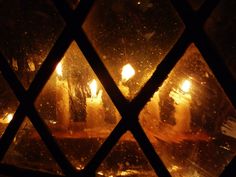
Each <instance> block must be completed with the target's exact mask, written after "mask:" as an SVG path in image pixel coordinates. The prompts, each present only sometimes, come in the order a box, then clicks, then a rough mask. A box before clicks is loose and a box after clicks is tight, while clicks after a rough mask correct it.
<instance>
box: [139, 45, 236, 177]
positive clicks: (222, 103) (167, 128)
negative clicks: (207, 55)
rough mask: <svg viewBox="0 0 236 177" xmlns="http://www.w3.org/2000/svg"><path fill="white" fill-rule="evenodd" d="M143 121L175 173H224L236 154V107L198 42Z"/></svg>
mask: <svg viewBox="0 0 236 177" xmlns="http://www.w3.org/2000/svg"><path fill="white" fill-rule="evenodd" d="M140 123H141V125H142V127H143V128H144V129H145V132H146V134H147V135H148V137H149V139H150V140H151V142H152V143H153V145H154V147H155V148H156V151H157V153H158V154H159V155H160V157H161V158H162V160H163V161H164V163H165V165H166V166H167V168H168V170H169V171H170V173H171V174H172V175H173V176H200V177H202V176H204V177H205V176H219V174H220V173H221V172H222V171H223V169H224V167H225V166H226V165H227V164H228V163H229V162H230V160H231V159H232V158H233V157H234V156H235V155H236V131H235V130H236V111H235V109H234V107H233V106H232V104H231V103H230V101H229V100H228V98H227V97H226V95H225V94H224V92H223V90H222V88H221V87H220V85H219V84H218V82H217V80H216V78H215V77H214V75H213V74H212V72H211V71H210V69H209V68H208V66H207V64H206V63H205V61H204V60H203V58H202V56H201V54H200V53H199V51H198V50H197V48H196V47H195V46H194V45H193V44H192V45H190V46H189V48H188V49H187V51H186V52H185V54H184V55H183V57H182V58H181V59H180V61H179V62H178V63H177V65H176V66H175V67H174V69H173V70H172V71H171V73H170V74H169V76H168V79H166V81H165V82H164V83H163V85H162V86H161V87H160V88H159V90H158V91H157V92H155V94H154V95H153V97H152V98H151V100H150V101H149V102H148V103H147V104H146V106H145V107H144V109H143V110H142V112H141V114H140Z"/></svg>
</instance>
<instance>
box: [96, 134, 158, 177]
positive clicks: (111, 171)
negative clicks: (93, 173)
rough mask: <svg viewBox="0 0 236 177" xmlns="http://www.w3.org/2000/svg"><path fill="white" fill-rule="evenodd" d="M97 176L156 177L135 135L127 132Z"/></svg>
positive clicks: (104, 162)
mask: <svg viewBox="0 0 236 177" xmlns="http://www.w3.org/2000/svg"><path fill="white" fill-rule="evenodd" d="M97 176H124V177H131V176H136V177H143V176H148V177H154V176H156V173H155V171H154V170H153V168H152V167H151V165H150V164H149V162H148V160H147V159H146V157H145V155H144V154H143V152H142V150H141V149H140V147H139V145H138V143H137V142H136V140H135V139H134V137H133V135H132V134H131V133H130V132H127V133H125V134H124V135H123V136H122V137H121V139H120V140H119V141H118V143H117V144H116V145H115V147H114V148H113V150H112V151H111V152H110V154H109V155H108V156H107V157H106V159H105V160H104V161H103V163H102V164H101V166H100V167H99V169H98V170H97Z"/></svg>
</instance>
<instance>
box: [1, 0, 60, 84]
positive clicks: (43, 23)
mask: <svg viewBox="0 0 236 177" xmlns="http://www.w3.org/2000/svg"><path fill="white" fill-rule="evenodd" d="M0 24H1V25H0V38H1V40H0V51H1V53H3V54H4V55H5V57H6V58H7V60H8V62H9V64H10V65H11V67H12V69H13V70H14V72H15V73H16V74H17V76H18V78H19V80H20V81H21V82H22V84H23V86H24V87H25V88H28V87H29V85H30V83H31V81H32V80H33V78H34V75H35V73H36V72H37V71H38V69H39V68H40V66H41V64H42V62H43V60H44V59H45V58H46V56H47V54H48V52H49V51H50V49H51V48H52V46H53V44H54V42H55V40H56V39H57V37H58V36H59V34H60V32H61V31H62V29H63V28H64V22H63V21H62V18H61V17H60V15H59V14H58V12H57V11H56V9H55V7H54V6H53V4H52V1H48V0H47V1H41V0H34V1H28V0H9V1H0Z"/></svg>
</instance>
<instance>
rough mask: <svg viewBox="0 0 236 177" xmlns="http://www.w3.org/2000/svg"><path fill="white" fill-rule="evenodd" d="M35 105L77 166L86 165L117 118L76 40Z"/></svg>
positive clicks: (113, 107)
mask: <svg viewBox="0 0 236 177" xmlns="http://www.w3.org/2000/svg"><path fill="white" fill-rule="evenodd" d="M36 107H37V109H38V111H39V113H40V115H41V116H42V117H43V118H44V120H45V121H46V123H47V124H48V126H49V128H50V129H51V130H52V133H53V135H54V136H55V138H56V139H57V141H58V143H59V144H60V146H61V148H62V149H63V151H64V152H65V154H66V155H67V157H68V158H69V159H70V160H71V162H72V163H73V164H74V165H75V166H76V168H78V169H80V168H83V167H84V166H85V164H86V163H87V162H88V161H89V160H90V158H91V157H92V156H93V155H94V153H95V152H96V151H97V149H98V148H99V147H100V145H101V144H102V143H103V141H104V139H105V138H106V137H107V136H108V135H109V133H110V132H111V131H112V129H113V128H114V127H115V126H116V124H117V123H118V121H119V120H120V115H119V113H118V111H117V110H116V108H115V106H114V105H113V103H112V101H111V100H110V98H109V96H108V95H107V93H106V92H105V90H104V88H103V87H102V85H101V83H100V82H99V80H98V78H97V77H96V75H95V73H94V72H93V70H92V69H91V68H90V66H89V64H88V63H87V61H86V59H85V58H84V56H83V54H82V53H81V51H80V49H79V47H78V46H77V45H76V43H75V42H73V43H72V44H71V46H70V47H69V49H68V51H67V52H66V54H65V56H64V57H63V59H62V60H61V62H60V63H59V64H58V65H57V67H56V70H55V72H54V73H53V74H52V76H51V78H50V79H49V81H48V82H47V84H46V85H45V87H44V89H43V91H42V92H41V94H40V95H39V97H38V98H37V100H36Z"/></svg>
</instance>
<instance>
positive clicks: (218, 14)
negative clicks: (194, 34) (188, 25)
mask: <svg viewBox="0 0 236 177" xmlns="http://www.w3.org/2000/svg"><path fill="white" fill-rule="evenodd" d="M235 7H236V1H234V0H222V1H220V2H219V5H218V6H217V7H216V9H215V10H214V11H213V13H212V14H211V16H210V17H209V18H208V20H207V22H206V24H205V30H206V32H207V34H208V36H209V37H210V39H211V40H212V41H213V43H214V45H215V47H216V48H217V49H218V51H219V53H220V55H221V56H222V58H223V59H224V61H225V64H226V65H227V67H228V68H229V70H230V71H231V73H232V75H233V76H234V78H235V79H236V60H235V55H236V35H235V31H236V11H235Z"/></svg>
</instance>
